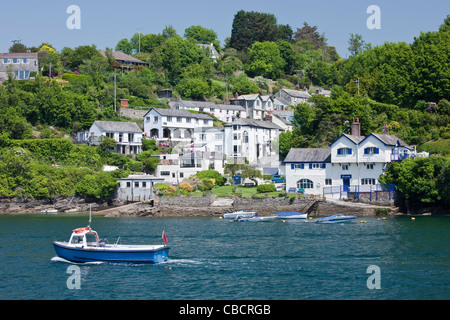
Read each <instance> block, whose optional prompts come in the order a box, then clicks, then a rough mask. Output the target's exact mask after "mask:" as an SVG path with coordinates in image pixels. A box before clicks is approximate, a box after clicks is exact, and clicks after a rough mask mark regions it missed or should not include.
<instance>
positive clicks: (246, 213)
mask: <svg viewBox="0 0 450 320" xmlns="http://www.w3.org/2000/svg"><path fill="white" fill-rule="evenodd" d="M256 215H257V214H256V212H255V211H244V210H238V211H235V212H227V213H224V215H223V217H224V218H225V219H236V218H252V217H255V216H256Z"/></svg>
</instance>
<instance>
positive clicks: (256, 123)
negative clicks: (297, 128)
mask: <svg viewBox="0 0 450 320" xmlns="http://www.w3.org/2000/svg"><path fill="white" fill-rule="evenodd" d="M234 125H241V126H249V127H257V128H265V129H278V130H283V129H282V128H281V127H279V126H277V125H276V124H274V123H271V122H268V121H261V120H253V119H244V118H240V119H237V120H235V121H233V122H232V123H228V124H225V125H224V126H225V127H230V126H234Z"/></svg>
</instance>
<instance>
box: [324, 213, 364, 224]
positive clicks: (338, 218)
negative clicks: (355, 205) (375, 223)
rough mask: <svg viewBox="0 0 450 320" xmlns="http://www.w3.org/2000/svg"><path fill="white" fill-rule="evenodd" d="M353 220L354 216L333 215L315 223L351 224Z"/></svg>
mask: <svg viewBox="0 0 450 320" xmlns="http://www.w3.org/2000/svg"><path fill="white" fill-rule="evenodd" d="M355 218H356V216H344V215H334V216H330V217H324V218H320V219H317V220H316V223H344V222H351V221H353V220H354V219H355Z"/></svg>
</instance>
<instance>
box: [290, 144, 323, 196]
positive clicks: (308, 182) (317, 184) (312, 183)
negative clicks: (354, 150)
mask: <svg viewBox="0 0 450 320" xmlns="http://www.w3.org/2000/svg"><path fill="white" fill-rule="evenodd" d="M284 163H285V164H286V168H285V176H286V191H288V192H297V190H299V189H301V190H303V192H304V193H307V194H322V188H323V187H324V186H325V185H331V181H330V179H329V178H328V177H329V176H330V175H331V172H332V165H331V149H330V148H292V149H291V150H290V151H289V153H288V155H287V156H286V158H285V160H284Z"/></svg>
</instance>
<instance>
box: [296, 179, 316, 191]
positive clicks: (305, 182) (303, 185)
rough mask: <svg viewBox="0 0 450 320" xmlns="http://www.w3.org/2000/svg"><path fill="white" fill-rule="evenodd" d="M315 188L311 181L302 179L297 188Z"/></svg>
mask: <svg viewBox="0 0 450 320" xmlns="http://www.w3.org/2000/svg"><path fill="white" fill-rule="evenodd" d="M313 187H314V184H313V182H312V181H311V180H309V179H301V180H298V181H297V188H298V189H312V188H313Z"/></svg>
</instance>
